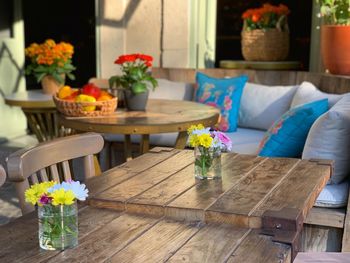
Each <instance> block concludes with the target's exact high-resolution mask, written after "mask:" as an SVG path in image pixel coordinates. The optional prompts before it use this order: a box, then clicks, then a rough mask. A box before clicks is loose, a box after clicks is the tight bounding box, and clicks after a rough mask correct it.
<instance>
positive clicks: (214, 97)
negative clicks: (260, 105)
mask: <svg viewBox="0 0 350 263" xmlns="http://www.w3.org/2000/svg"><path fill="white" fill-rule="evenodd" d="M247 80H248V77H247V76H239V77H234V78H224V79H218V78H212V77H209V76H207V75H205V74H203V73H200V72H197V75H196V81H197V89H196V92H195V101H197V102H199V103H203V104H206V105H210V106H213V107H216V108H218V109H220V112H221V116H220V120H219V124H218V128H219V129H220V130H221V131H225V132H235V131H236V130H237V122H238V112H239V105H240V101H241V96H242V92H243V88H244V85H245V83H246V82H247Z"/></svg>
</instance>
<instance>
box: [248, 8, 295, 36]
mask: <svg viewBox="0 0 350 263" xmlns="http://www.w3.org/2000/svg"><path fill="white" fill-rule="evenodd" d="M289 13H290V11H289V9H288V7H287V6H285V5H283V4H280V5H278V6H274V5H271V4H264V5H263V6H262V7H260V8H252V9H248V10H247V11H245V12H244V13H243V15H242V19H243V21H244V29H245V30H254V29H269V28H279V29H281V28H282V27H283V26H285V25H286V24H287V15H288V14H289Z"/></svg>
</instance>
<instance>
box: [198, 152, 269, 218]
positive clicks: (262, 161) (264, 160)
mask: <svg viewBox="0 0 350 263" xmlns="http://www.w3.org/2000/svg"><path fill="white" fill-rule="evenodd" d="M257 158H259V157H258V156H257V157H256V158H255V159H257ZM255 159H254V160H255ZM267 160H268V158H263V159H262V160H261V161H260V162H259V163H257V164H256V165H255V166H254V167H252V169H250V170H249V171H248V172H246V173H244V175H242V177H241V178H240V179H238V180H237V181H236V182H235V183H234V184H233V185H232V186H231V187H230V188H228V189H227V190H226V191H225V192H223V193H222V194H221V195H220V196H219V197H218V198H216V200H214V201H213V202H212V203H211V204H209V205H208V206H207V207H206V208H205V209H204V213H205V212H206V211H207V210H208V209H209V208H210V207H211V206H213V205H214V204H215V203H216V202H217V201H218V200H220V198H221V197H222V196H224V195H225V194H226V193H227V192H229V191H230V190H231V189H232V188H234V187H235V186H236V185H237V184H239V183H240V182H241V181H243V180H245V178H246V177H248V176H249V175H250V174H251V173H252V172H253V171H254V170H255V169H256V168H258V167H259V166H260V165H262V164H263V163H264V162H266V161H267Z"/></svg>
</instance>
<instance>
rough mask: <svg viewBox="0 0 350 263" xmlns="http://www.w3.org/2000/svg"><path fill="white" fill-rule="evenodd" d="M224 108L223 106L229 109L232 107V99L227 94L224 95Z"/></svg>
mask: <svg viewBox="0 0 350 263" xmlns="http://www.w3.org/2000/svg"><path fill="white" fill-rule="evenodd" d="M224 108H225V110H230V109H231V108H232V100H231V98H230V97H229V96H225V99H224Z"/></svg>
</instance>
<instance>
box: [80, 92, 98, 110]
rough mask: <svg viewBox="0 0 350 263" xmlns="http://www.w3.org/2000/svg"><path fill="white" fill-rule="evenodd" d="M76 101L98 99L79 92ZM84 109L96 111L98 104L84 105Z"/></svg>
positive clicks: (93, 100)
mask: <svg viewBox="0 0 350 263" xmlns="http://www.w3.org/2000/svg"><path fill="white" fill-rule="evenodd" d="M75 101H76V102H95V101H96V99H95V98H94V97H93V96H89V95H85V94H79V95H78V96H77V97H76V99H75ZM83 109H84V110H85V111H94V110H95V109H96V106H94V105H91V106H84V107H83Z"/></svg>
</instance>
